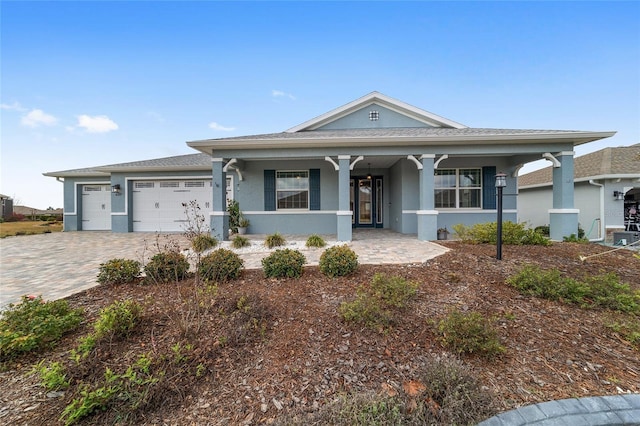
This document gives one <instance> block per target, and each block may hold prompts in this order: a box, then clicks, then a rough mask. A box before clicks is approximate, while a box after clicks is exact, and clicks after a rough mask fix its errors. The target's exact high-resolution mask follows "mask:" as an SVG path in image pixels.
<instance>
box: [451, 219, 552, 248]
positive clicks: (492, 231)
mask: <svg viewBox="0 0 640 426" xmlns="http://www.w3.org/2000/svg"><path fill="white" fill-rule="evenodd" d="M525 226H526V224H525V223H513V222H511V221H506V222H503V223H502V243H503V244H505V245H525V244H526V245H542V246H548V245H550V244H551V241H550V240H549V239H548V238H546V237H544V236H543V235H542V234H540V233H539V232H536V231H535V230H533V229H525ZM453 230H454V232H455V233H456V235H457V237H458V239H460V240H462V241H464V242H468V243H480V244H483V243H484V244H496V241H497V239H498V224H497V223H496V222H487V223H477V224H475V225H473V226H471V227H469V226H465V225H463V224H457V225H454V226H453Z"/></svg>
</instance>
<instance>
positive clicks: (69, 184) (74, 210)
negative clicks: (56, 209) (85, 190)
mask: <svg viewBox="0 0 640 426" xmlns="http://www.w3.org/2000/svg"><path fill="white" fill-rule="evenodd" d="M85 184H87V185H91V184H109V178H108V177H106V178H97V177H83V178H65V179H64V184H63V187H64V190H63V194H64V195H63V196H64V201H63V206H64V207H63V208H64V215H63V230H64V231H81V230H82V185H85ZM112 198H113V197H112Z"/></svg>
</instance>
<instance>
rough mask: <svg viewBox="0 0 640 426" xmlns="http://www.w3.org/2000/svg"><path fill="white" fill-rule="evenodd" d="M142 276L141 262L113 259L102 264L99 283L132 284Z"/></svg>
mask: <svg viewBox="0 0 640 426" xmlns="http://www.w3.org/2000/svg"><path fill="white" fill-rule="evenodd" d="M139 276H140V262H138V261H137V260H130V259H111V260H109V261H107V262H105V263H101V264H100V272H99V273H98V278H97V281H98V282H99V283H100V284H123V283H130V282H131V281H133V280H135V279H136V278H138V277H139Z"/></svg>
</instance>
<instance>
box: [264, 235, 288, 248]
mask: <svg viewBox="0 0 640 426" xmlns="http://www.w3.org/2000/svg"><path fill="white" fill-rule="evenodd" d="M285 242H286V241H285V239H284V237H283V236H282V235H280V233H278V232H276V233H275V234H271V235H267V238H265V240H264V245H265V246H267V247H268V248H274V247H280V246H283V245H284V243H285Z"/></svg>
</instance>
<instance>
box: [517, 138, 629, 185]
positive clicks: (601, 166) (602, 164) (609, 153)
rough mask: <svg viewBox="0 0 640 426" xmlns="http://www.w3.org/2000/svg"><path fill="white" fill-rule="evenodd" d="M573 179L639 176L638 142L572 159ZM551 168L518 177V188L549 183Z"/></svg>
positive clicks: (551, 174)
mask: <svg viewBox="0 0 640 426" xmlns="http://www.w3.org/2000/svg"><path fill="white" fill-rule="evenodd" d="M573 168H574V175H573V176H574V180H586V179H591V178H595V177H602V176H612V177H613V176H618V175H637V176H638V177H640V143H638V144H635V145H631V146H621V147H617V148H611V147H610V148H604V149H601V150H599V151H596V152H592V153H590V154H585V155H582V156H580V157H576V158H575V160H574V167H573ZM552 181H553V168H552V167H551V166H550V167H545V168H544V169H540V170H536V171H534V172H531V173H527V174H524V175H522V176H519V177H518V186H519V187H520V188H523V187H527V186H533V185H545V184H549V185H550V184H551V182H552Z"/></svg>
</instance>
